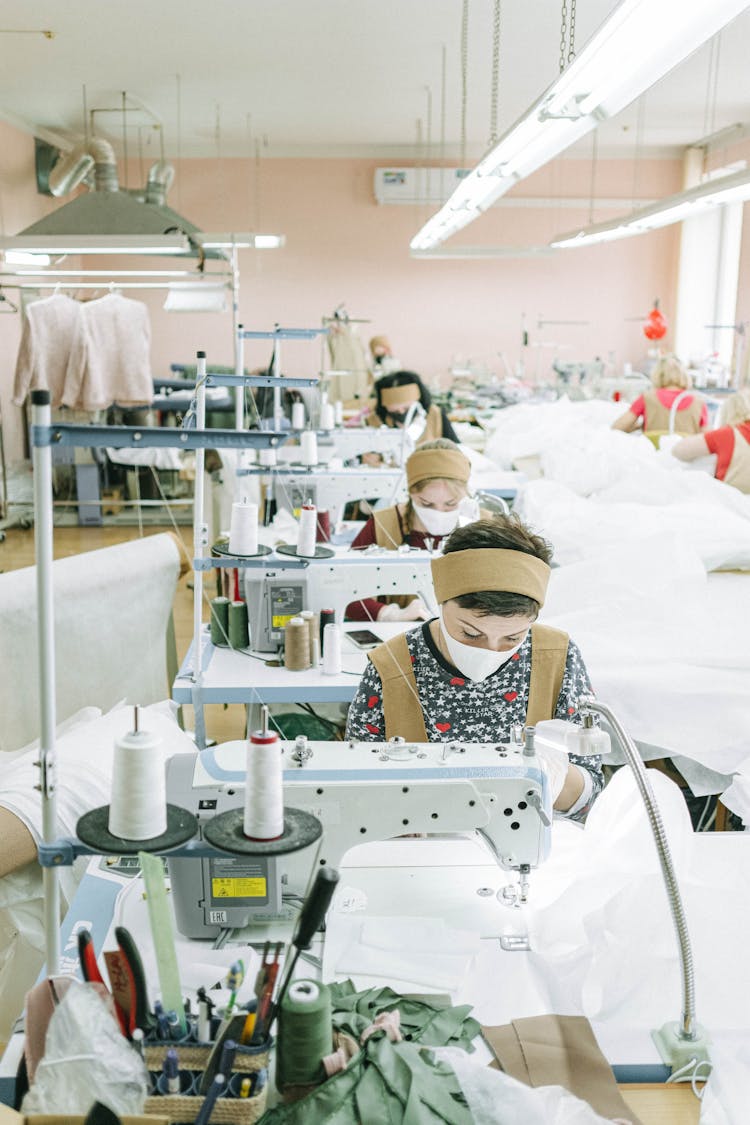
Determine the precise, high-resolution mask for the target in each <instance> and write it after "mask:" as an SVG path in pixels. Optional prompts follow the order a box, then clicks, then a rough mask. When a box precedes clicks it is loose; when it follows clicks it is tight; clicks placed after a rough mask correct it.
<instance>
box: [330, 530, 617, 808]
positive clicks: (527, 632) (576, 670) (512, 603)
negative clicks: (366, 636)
mask: <svg viewBox="0 0 750 1125" xmlns="http://www.w3.org/2000/svg"><path fill="white" fill-rule="evenodd" d="M551 557H552V549H551V547H550V545H549V544H548V543H547V542H545V540H544V539H542V538H541V537H540V536H538V535H535V534H534V533H533V532H532V531H530V530H529V528H527V527H526V526H525V525H524V524H523V523H521V521H520V519H519V518H518V517H517V516H515V515H508V516H497V517H495V518H494V519H491V520H478V521H477V522H476V523H470V524H467V525H466V527H461V528H458V529H457V530H456V531H454V532H453V533H452V534H451V535H450V536H449V538H448V541H447V542H446V544H445V546H444V548H443V554H442V555H441V556H439V557H438V558H436V559H433V562H432V579H433V583H434V586H435V596H436V599H437V601H438V603H439V605H440V616H439V618H437V619H434V620H432V621H429V622H427V623H425V624H424V625H420V626H418V627H417V628H415V629H412V630H410V631H409V632H408V633H401V634H400V635H399V636H397V637H394V638H393V639H392V640H390V641H388V642H386V644H383V645H379V646H378V648H375V649H373V650H372V651H371V652H369V653H368V664H367V667H366V669H365V672H364V674H363V676H362V679H361V680H360V684H359V688H358V689H357V694H356V696H355V697H354V700H353V701H352V704H351V706H350V708H349V716H348V719H347V724H346V737H347V738H355V739H359V740H362V741H369V742H373V741H378V740H381V739H387V738H391V737H392V736H393V735H402V736H403V737H404V738H405V739H406V740H407V741H409V742H427V741H429V742H441V741H444V740H445V739H446V738H450V739H459V740H464V741H467V742H503V741H507V740H508V738H509V736H510V731H511V727H512V726H513V725H515V724H521V725H534V724H536V723H538V722H541V721H542V720H544V719H552V718H555V719H566V720H570V721H573V722H575V721H576V714H577V711H576V705H577V700H578V698H579V696H580V695H582V694H584V693H586V694H588V693H590V692H591V685H590V683H589V678H588V673H587V672H586V667H585V665H584V662H583V658H582V656H581V653H580V652H579V650H578V648H577V647H576V645H575V644H573V642H572V641H571V640H569V638H568V635H567V634H566V633H563V632H560V631H559V630H558V629H551V628H549V627H548V626H544V625H535V624H534V622H535V621H536V618H537V615H538V613H539V610H540V608H541V606H542V604H543V603H544V597H545V593H546V590H547V583H548V580H549V575H550V567H549V561H550V559H551ZM550 782H551V786H552V802H553V806H554V808H555V809H557V810H558V811H559V812H561V813H564V814H565V815H566V816H569V817H571V818H572V819H574V820H581V819H583V817H584V816H585V814H586V813H587V812H588V810H589V808H590V807H591V804H592V802H593V800H594V798H595V797H596V796H597V794H598V793H599V792H600V791H601V789H602V788H603V785H604V779H603V776H602V769H601V759H600V758H599V757H598V756H591V757H576V756H574V755H571V756H570V758H569V760H568V761H567V764H565V763H564V762H561V763H554V762H553V763H551V765H550Z"/></svg>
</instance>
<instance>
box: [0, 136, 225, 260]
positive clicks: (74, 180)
mask: <svg viewBox="0 0 750 1125" xmlns="http://www.w3.org/2000/svg"><path fill="white" fill-rule="evenodd" d="M92 169H93V190H91V191H87V192H85V193H84V194H82V195H79V196H77V197H76V198H75V199H72V200H71V201H70V202H69V203H65V204H63V206H62V207H59V208H58V209H57V210H56V211H53V212H52V213H51V214H49V215H47V216H45V218H43V219H40V220H39V221H38V222H36V223H32V224H31V226H29V227H26V229H25V230H22V231H19V233H18V235H16V236H15V237H16V238H17V239H29V238H31V239H37V240H38V239H44V240H45V241H47V240H49V247H50V248H49V251H48V252H50V253H55V252H56V247H55V240H58V243H59V249H58V250H57V252H58V253H65V252H66V251H65V240H66V239H67V240H68V241H70V240H71V239H73V240H74V239H77V238H81V237H88V238H89V239H90V238H91V237H92V236H93V237H96V236H101V237H103V238H106V237H110V238H111V237H119V236H126V237H140V238H148V237H149V236H151V237H156V238H158V236H160V235H173V236H174V235H180V234H183V235H185V236H186V237H187V239H188V240H189V242H190V251H189V256H192V257H198V258H201V259H202V258H204V257H206V258H221V259H225V258H226V254H225V253H223V252H222V251H221V250H203V249H202V248H200V247H199V246H197V245H196V240H195V239H194V238H193V237H192V236H194V235H199V234H201V231H200V229H199V228H198V227H197V226H196V225H195V224H194V223H191V222H189V221H188V220H187V219H185V218H183V216H182V215H179V214H178V213H177V212H176V211H173V210H172V208H171V207H168V206H167V204H166V202H165V200H166V195H167V192H168V191H169V189H170V187H171V185H172V182H173V180H174V169H173V167H172V165H171V164H167V163H166V162H165V161H163V160H160V161H158V162H157V163H155V164H154V165H152V167H151V168H150V170H149V173H148V180H147V183H146V186H145V188H143V189H140V190H138V191H135V192H131V191H128V190H123V189H121V188H120V185H119V181H118V177H117V162H116V160H115V154H114V150H113V148H112V146H111V144H109V142H108V141H105V140H102V139H101V138H99V137H95V138H93V139H92V140H90V141H89V142H88V144H87V145H85V146H80V147H78V148H76V149H74V150H73V152H71V153H68V154H65V155H64V156H62V157H61V158H60V160H58V161H57V162H56V164H55V166H54V167H53V169H52V171H51V172H50V175H49V180H50V190H51V191H52V194H53V195H56V196H61V195H66V194H68V193H69V192H71V191H73V190H74V189H75V188H76V187H78V186H79V185H80V184H81V183H82V182H83V181H84V180H86V179H87V177H88V178H89V180H90V178H91V174H92ZM53 185H54V186H53ZM13 241H14V240H13V239H3V245H4V246H5V248H7V249H10V248H11V246H10V244H11V243H12V242H13ZM18 246H19V247H23V243H21V242H19V243H18ZM174 252H176V251H174V250H172V251H170V250H168V249H165V251H164V253H165V254H169V253H174ZM183 254H184V252H183Z"/></svg>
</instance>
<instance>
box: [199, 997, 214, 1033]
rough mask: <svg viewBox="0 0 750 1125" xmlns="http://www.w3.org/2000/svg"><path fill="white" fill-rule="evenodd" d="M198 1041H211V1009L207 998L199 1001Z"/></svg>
mask: <svg viewBox="0 0 750 1125" xmlns="http://www.w3.org/2000/svg"><path fill="white" fill-rule="evenodd" d="M198 1042H199V1043H210V1042H211V1009H210V1008H209V1006H208V1001H207V1000H199V1001H198Z"/></svg>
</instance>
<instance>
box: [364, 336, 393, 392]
mask: <svg viewBox="0 0 750 1125" xmlns="http://www.w3.org/2000/svg"><path fill="white" fill-rule="evenodd" d="M370 370H371V371H372V377H373V379H374V380H375V382H377V381H378V379H382V378H383V376H384V375H392V374H393V372H394V371H401V364H400V363H399V361H398V360H397V359H396V358H395V356H394V354H393V350H392V348H391V341H390V340H389V339H388V337H387V336H373V337H372V339H371V340H370Z"/></svg>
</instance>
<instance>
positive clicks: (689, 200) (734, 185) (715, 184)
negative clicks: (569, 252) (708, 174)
mask: <svg viewBox="0 0 750 1125" xmlns="http://www.w3.org/2000/svg"><path fill="white" fill-rule="evenodd" d="M747 199H750V172H746V171H743V172H734V173H733V174H732V175H731V176H721V177H720V178H718V179H715V180H707V181H706V182H705V183H703V184H699V185H698V186H697V187H694V188H688V190H687V191H681V192H678V193H677V195H668V196H667V197H666V198H665V199H660V200H659V201H658V202H657V203H652V204H651V206H650V207H642V208H641V209H640V210H639V211H632V212H631V213H630V214H629V215H620V216H618V218H616V219H612V220H611V221H610V222H608V223H595V224H593V225H592V226H589V227H584V228H583V229H582V230H577V231H570V232H569V233H567V234H561V235H558V236H557V238H554V239H553V240H552V242H551V243H550V246H552V247H554V248H556V249H560V248H562V247H571V246H591V245H593V244H594V243H596V242H613V241H614V240H615V239H617V238H629V237H630V236H631V235H635V234H645V233H646V231H649V230H656V229H657V228H658V227H668V226H671V224H672V223H681V222H683V220H685V219H692V217H693V216H694V215H700V214H701V213H702V212H704V211H708V210H710V209H711V208H713V207H721V206H722V205H723V204H725V203H741V202H744V201H745V200H747Z"/></svg>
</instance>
